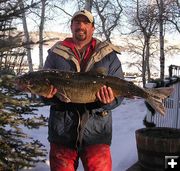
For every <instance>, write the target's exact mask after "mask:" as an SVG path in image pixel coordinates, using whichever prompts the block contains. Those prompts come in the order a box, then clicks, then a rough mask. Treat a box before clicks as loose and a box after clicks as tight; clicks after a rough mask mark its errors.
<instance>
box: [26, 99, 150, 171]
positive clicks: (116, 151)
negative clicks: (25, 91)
mask: <svg viewBox="0 0 180 171" xmlns="http://www.w3.org/2000/svg"><path fill="white" fill-rule="evenodd" d="M146 110H147V109H146V106H145V104H144V100H143V99H125V100H124V101H123V103H122V104H121V105H120V106H119V107H118V108H116V109H114V110H113V139H112V145H111V152H112V161H113V171H126V169H127V168H129V167H130V166H132V165H133V164H134V163H135V162H136V161H137V160H138V157H137V149H136V139H135V130H137V129H140V128H143V127H144V125H143V119H144V116H145V115H146ZM38 113H39V114H43V115H44V116H48V114H49V107H48V106H44V107H41V108H39V110H38ZM28 134H29V135H31V136H32V137H34V138H35V139H39V140H41V142H42V143H43V144H44V145H45V146H46V148H47V151H49V143H48V141H47V127H42V128H40V129H39V130H35V129H34V130H30V131H28ZM25 170H27V169H25ZM25 170H23V171H25ZM49 170H50V169H49V160H48V155H47V161H46V163H38V164H37V166H36V167H35V168H33V169H28V171H49ZM78 171H83V167H82V164H81V162H79V167H78Z"/></svg>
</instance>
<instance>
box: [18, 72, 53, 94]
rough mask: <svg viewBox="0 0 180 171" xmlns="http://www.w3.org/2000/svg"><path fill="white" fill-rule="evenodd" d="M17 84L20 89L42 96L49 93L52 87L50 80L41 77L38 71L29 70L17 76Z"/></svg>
mask: <svg viewBox="0 0 180 171" xmlns="http://www.w3.org/2000/svg"><path fill="white" fill-rule="evenodd" d="M15 84H16V88H17V89H18V90H20V91H25V92H30V93H32V94H37V95H42V96H43V95H45V94H47V92H49V90H50V88H51V87H50V86H51V85H50V82H49V80H48V79H45V78H44V77H41V76H40V75H38V74H37V73H36V72H29V73H26V74H23V75H21V76H18V77H16V79H15Z"/></svg>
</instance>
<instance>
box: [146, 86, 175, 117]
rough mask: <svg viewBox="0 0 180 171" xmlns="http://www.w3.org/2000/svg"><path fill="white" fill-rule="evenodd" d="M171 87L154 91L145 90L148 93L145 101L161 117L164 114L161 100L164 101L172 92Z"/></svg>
mask: <svg viewBox="0 0 180 171" xmlns="http://www.w3.org/2000/svg"><path fill="white" fill-rule="evenodd" d="M173 90H174V89H173V87H163V88H155V89H147V90H146V91H147V92H148V93H149V96H148V98H147V99H146V101H147V102H148V103H149V104H150V105H151V106H152V107H153V108H154V109H155V110H156V111H157V112H158V113H160V114H161V115H164V114H165V107H164V105H163V100H165V99H166V98H167V97H168V96H170V95H171V93H172V92H173Z"/></svg>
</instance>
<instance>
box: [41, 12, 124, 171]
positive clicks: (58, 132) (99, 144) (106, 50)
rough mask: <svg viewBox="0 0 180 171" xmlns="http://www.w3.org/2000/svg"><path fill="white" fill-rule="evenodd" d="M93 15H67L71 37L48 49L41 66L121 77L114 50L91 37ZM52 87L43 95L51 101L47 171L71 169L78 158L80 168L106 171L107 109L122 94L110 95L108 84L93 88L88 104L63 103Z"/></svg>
mask: <svg viewBox="0 0 180 171" xmlns="http://www.w3.org/2000/svg"><path fill="white" fill-rule="evenodd" d="M94 29H95V28H94V17H93V16H92V14H91V13H90V12H88V11H86V10H81V11H78V12H76V13H75V14H74V15H73V17H72V19H71V31H72V38H66V39H65V40H64V41H62V42H57V43H56V44H55V45H54V46H53V47H52V48H51V49H50V50H49V51H48V53H49V54H48V56H47V59H46V62H45V65H44V68H45V69H59V70H65V71H75V72H86V71H90V72H91V71H92V72H97V71H98V70H99V68H105V70H107V74H108V75H112V76H115V77H121V78H123V73H122V68H121V63H120V61H119V59H118V57H117V55H116V53H119V49H118V48H117V47H115V46H113V45H112V44H110V43H107V42H101V41H99V40H98V39H95V38H93V37H92V36H93V33H94ZM56 91H57V90H56V88H55V87H52V90H51V92H50V93H49V94H48V95H47V96H46V98H45V99H46V101H47V102H50V104H51V108H50V117H49V135H48V140H49V142H50V167H51V170H52V171H74V170H76V169H77V167H78V159H79V158H81V160H82V163H83V166H84V169H85V171H102V170H103V171H111V170H112V161H111V154H110V144H111V138H112V116H111V110H112V109H114V108H115V107H117V106H118V105H119V104H120V103H121V101H122V98H115V97H114V95H113V91H112V89H111V88H110V87H106V86H103V87H101V89H100V90H99V92H97V98H98V101H97V102H94V103H89V104H74V103H65V102H63V97H62V99H61V100H60V99H57V98H56V97H55V96H54V95H55V94H56Z"/></svg>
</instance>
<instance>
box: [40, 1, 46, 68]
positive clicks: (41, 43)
mask: <svg viewBox="0 0 180 171" xmlns="http://www.w3.org/2000/svg"><path fill="white" fill-rule="evenodd" d="M41 4H42V9H41V22H40V25H39V69H42V68H43V31H44V20H45V7H46V0H41Z"/></svg>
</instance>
